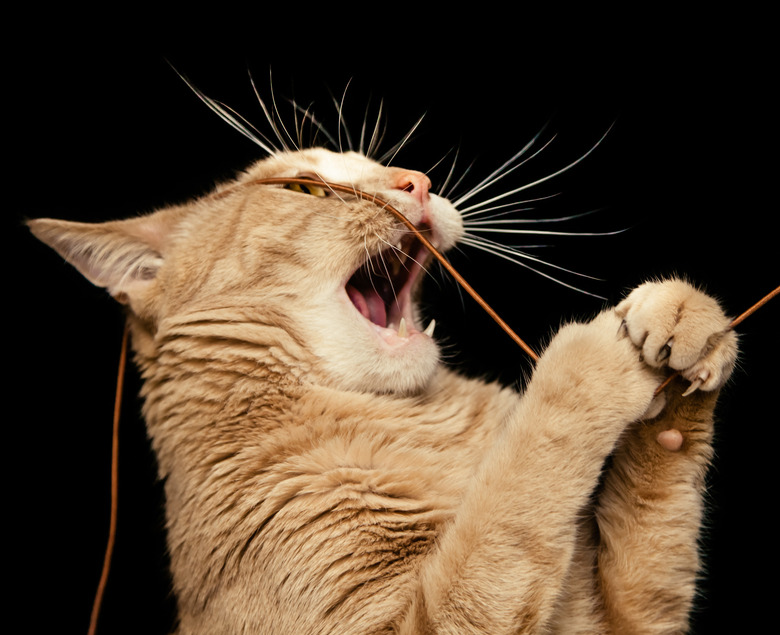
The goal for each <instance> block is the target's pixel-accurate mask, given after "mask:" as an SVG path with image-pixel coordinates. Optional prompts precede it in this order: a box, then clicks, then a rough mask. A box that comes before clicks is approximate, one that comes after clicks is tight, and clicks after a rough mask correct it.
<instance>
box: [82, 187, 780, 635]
mask: <svg viewBox="0 0 780 635" xmlns="http://www.w3.org/2000/svg"><path fill="white" fill-rule="evenodd" d="M253 183H257V184H268V185H289V184H291V183H297V184H299V185H316V186H319V187H322V185H325V186H326V187H328V188H329V189H331V190H333V191H334V192H335V191H338V192H344V193H347V194H353V195H355V196H357V197H359V198H361V199H363V200H367V201H369V202H372V203H374V204H376V205H379V206H380V207H383V208H385V209H387V210H388V211H389V212H391V213H392V214H393V215H394V216H395V217H396V218H398V219H399V220H400V221H401V222H402V223H403V224H404V225H406V227H408V228H409V229H410V231H412V232H413V233H414V235H415V236H416V237H417V239H418V240H419V241H420V242H421V243H422V244H423V245H424V246H425V248H426V249H428V251H430V253H431V254H432V255H433V256H434V257H435V258H436V259H437V260H438V261H439V262H440V263H441V264H442V266H444V268H445V269H446V270H447V271H448V272H449V273H450V275H452V277H453V278H455V280H456V281H457V282H458V284H460V285H461V287H463V289H465V290H466V292H467V293H468V294H469V295H470V296H471V297H472V298H474V300H476V302H477V303H478V304H479V305H480V306H481V307H482V308H483V309H484V310H485V311H486V312H487V313H488V315H490V317H491V318H493V320H495V322H496V323H497V324H498V325H499V326H500V327H501V328H502V329H503V330H504V331H505V332H506V333H507V335H509V337H511V338H512V340H514V341H515V342H516V343H517V344H518V345H519V346H520V348H522V349H523V350H524V351H525V352H526V353H527V354H528V355H529V356H530V357H531V359H533V360H534V361H538V359H539V356H538V355H537V354H536V353H535V352H534V351H533V349H532V348H531V347H530V346H528V344H526V343H525V342H524V341H523V340H522V339H521V338H520V337H519V336H518V335H517V334H516V333H515V332H514V331H513V330H512V329H511V328H510V326H509V325H508V324H507V323H506V322H504V320H502V319H501V317H500V316H499V315H498V314H497V313H496V312H495V311H494V310H493V309H492V307H491V306H490V305H489V304H488V303H487V302H485V300H483V299H482V297H481V296H480V295H479V294H478V293H477V292H476V291H475V290H474V289H473V288H472V286H471V285H470V284H469V283H468V282H466V280H465V279H464V278H463V276H461V275H460V274H459V273H458V272H457V271H456V270H455V268H454V267H453V266H452V265H451V264H450V263H449V261H448V260H447V259H446V258H445V257H444V256H443V255H442V254H441V253H440V252H439V251H438V250H437V249H436V248H435V247H434V246H433V245H432V244H431V242H430V241H429V240H428V239H427V238H426V237H425V236H424V235H423V234H422V232H420V230H419V229H417V227H415V226H414V224H413V223H412V222H411V221H410V220H409V219H407V218H406V216H404V215H403V214H402V213H401V212H399V211H398V210H397V209H395V208H394V207H393V206H392V205H390V204H389V203H388V202H387V201H384V200H382V199H380V198H379V197H378V196H374V195H373V194H368V193H366V192H362V191H360V190H357V189H355V188H352V187H349V186H346V185H338V184H336V183H326V182H322V181H315V180H312V179H297V178H274V179H258V180H256V181H253ZM226 194H228V191H222V192H220V193H219V194H218V195H217V196H218V197H220V198H221V197H222V196H225V195H226ZM779 293H780V286H778V287H777V288H776V289H775V290H774V291H771V292H770V293H768V294H767V295H766V296H764V297H763V298H761V300H759V301H758V302H756V303H755V304H754V305H753V306H751V307H750V308H749V309H748V310H747V311H745V312H744V313H742V314H741V315H739V316H738V317H736V318H735V319H734V320H733V321H732V322H731V324H729V327H728V328H729V329H733V328H735V327H736V326H737V325H738V324H740V323H741V322H742V321H743V320H745V318H747V317H749V316H750V315H752V314H753V313H755V312H756V311H757V310H758V309H760V308H761V307H762V306H763V305H764V304H766V303H767V302H769V300H771V299H772V298H774V297H775V296H776V295H778V294H779ZM129 333H130V328H129V323H126V324H125V329H124V333H123V336H122V347H121V352H120V357H119V369H118V372H117V383H116V396H115V400H114V424H113V433H112V442H111V518H110V522H109V532H108V544H107V546H106V552H105V556H104V560H103V571H102V573H101V576H100V582H99V583H98V588H97V592H96V594H95V600H94V604H93V607H92V616H91V618H90V625H89V632H88V635H95V633H96V631H97V622H98V617H99V615H100V607H101V604H102V601H103V595H104V594H105V589H106V584H107V583H108V573H109V569H110V565H111V556H112V554H113V551H114V544H115V542H116V527H117V507H118V505H117V501H118V489H119V488H118V482H119V467H118V466H119V419H120V416H119V415H120V411H121V405H122V386H123V384H124V376H125V365H126V360H127V343H128V338H129ZM678 375H679V372H678V373H674V374H673V375H671V376H669V377H668V378H667V379H666V381H664V383H662V384H661V385H660V386H659V387H658V389H657V390H656V394H658V393H660V392H661V391H662V390H663V389H664V388H666V386H668V385H669V383H671V381H672V380H673V379H674V378H675V377H677V376H678Z"/></svg>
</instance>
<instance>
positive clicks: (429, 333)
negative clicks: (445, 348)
mask: <svg viewBox="0 0 780 635" xmlns="http://www.w3.org/2000/svg"><path fill="white" fill-rule="evenodd" d="M435 328H436V320H431V322H430V324H428V328H426V329H425V330H424V331H423V333H425V334H426V335H427V336H428V337H433V329H435Z"/></svg>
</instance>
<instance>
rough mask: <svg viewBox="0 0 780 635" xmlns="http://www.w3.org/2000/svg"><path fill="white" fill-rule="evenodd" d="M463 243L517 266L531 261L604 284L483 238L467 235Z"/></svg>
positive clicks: (591, 277)
mask: <svg viewBox="0 0 780 635" xmlns="http://www.w3.org/2000/svg"><path fill="white" fill-rule="evenodd" d="M462 242H463V244H467V245H471V246H472V247H476V248H477V249H482V250H483V251H485V252H486V253H492V254H494V255H496V256H501V257H502V258H505V259H507V260H510V261H512V262H515V263H517V264H522V263H521V262H520V260H518V259H523V260H529V261H531V262H535V263H537V264H539V265H544V266H545V267H550V268H552V269H557V270H558V271H563V272H565V273H570V274H572V275H575V276H579V277H580V278H588V279H590V280H598V281H599V282H603V280H602V279H601V278H597V277H595V276H591V275H588V274H586V273H582V272H580V271H574V270H573V269H567V268H566V267H562V266H560V265H556V264H555V263H552V262H547V261H546V260H542V259H541V258H538V257H536V256H532V255H530V254H527V253H525V252H523V251H520V249H519V248H518V247H511V246H507V245H503V244H501V243H497V242H494V241H492V240H487V239H485V238H482V237H481V236H469V235H466V236H465V237H464V239H463V241H462Z"/></svg>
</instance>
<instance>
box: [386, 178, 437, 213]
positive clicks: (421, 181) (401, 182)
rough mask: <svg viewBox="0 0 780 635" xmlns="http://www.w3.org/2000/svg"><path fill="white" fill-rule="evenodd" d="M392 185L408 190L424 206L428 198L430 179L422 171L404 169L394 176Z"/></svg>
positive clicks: (398, 188)
mask: <svg viewBox="0 0 780 635" xmlns="http://www.w3.org/2000/svg"><path fill="white" fill-rule="evenodd" d="M393 187H394V188H395V189H397V190H403V191H404V192H409V193H410V194H411V195H412V196H414V197H415V198H416V199H417V200H418V201H419V203H420V204H421V205H423V206H425V205H426V204H427V203H428V199H429V198H430V194H429V192H430V189H431V180H430V179H429V178H428V177H427V176H425V175H424V174H423V173H422V172H412V171H404V172H401V173H400V174H398V176H396V177H395V183H394V184H393Z"/></svg>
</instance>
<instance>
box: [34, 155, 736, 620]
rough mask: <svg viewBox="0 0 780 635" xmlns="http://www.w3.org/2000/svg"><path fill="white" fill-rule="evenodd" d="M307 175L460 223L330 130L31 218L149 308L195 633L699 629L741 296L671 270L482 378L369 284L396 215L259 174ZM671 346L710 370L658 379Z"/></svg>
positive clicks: (157, 431)
mask: <svg viewBox="0 0 780 635" xmlns="http://www.w3.org/2000/svg"><path fill="white" fill-rule="evenodd" d="M300 174H303V175H317V176H319V177H321V178H322V179H324V180H326V181H332V182H338V183H344V184H354V185H355V186H357V187H359V188H361V189H363V190H366V191H369V192H372V193H377V194H379V195H380V196H382V197H383V198H385V199H387V200H389V201H390V202H391V203H392V204H393V205H395V206H397V207H398V208H399V209H400V210H401V211H403V212H404V213H405V214H406V215H407V216H408V217H409V218H410V220H412V221H413V222H415V223H424V230H425V231H428V232H429V235H430V237H431V238H432V239H433V241H434V243H435V244H437V245H438V246H439V247H440V248H442V249H447V248H449V247H451V246H452V245H453V244H454V243H455V242H456V241H457V239H458V237H459V236H460V234H461V231H462V226H461V222H460V218H459V215H458V213H457V212H456V211H455V210H454V208H453V207H452V206H451V205H450V204H449V203H448V202H447V201H445V200H443V199H440V198H438V197H435V196H434V195H432V194H430V193H429V192H428V191H427V186H426V185H425V180H424V177H422V175H420V174H419V173H414V172H409V171H405V170H401V169H398V168H386V167H383V166H380V165H378V164H376V163H373V162H372V161H369V160H368V159H365V158H363V157H361V156H358V155H355V154H333V153H330V152H326V151H324V150H308V151H303V152H297V153H285V154H279V155H276V156H273V157H271V158H269V159H266V160H264V161H261V162H260V163H258V164H257V165H255V166H254V167H252V168H251V169H250V170H248V171H247V172H246V173H245V174H243V175H241V176H240V177H239V178H238V179H237V180H236V181H235V182H233V183H229V184H226V185H224V186H222V187H220V188H217V190H216V191H215V193H213V194H212V195H210V196H207V197H205V198H203V199H201V200H198V201H194V202H192V203H189V204H186V205H183V206H178V207H173V208H169V209H164V210H161V211H159V212H157V213H155V214H152V215H149V216H145V217H140V218H137V219H131V220H127V221H120V222H110V223H105V224H103V225H96V226H92V225H86V224H79V223H72V222H64V221H55V220H43V219H42V220H36V221H32V222H31V223H30V226H31V228H32V230H33V232H34V233H35V234H36V235H37V236H38V237H39V238H41V239H42V240H44V241H45V242H47V243H48V244H50V245H51V246H52V247H54V248H55V249H57V250H58V251H59V252H60V253H61V254H62V255H63V256H64V257H65V258H66V259H67V260H69V261H70V262H71V263H73V264H74V265H75V266H76V267H78V268H79V270H81V271H82V273H84V275H85V276H86V277H87V278H89V279H90V280H91V281H92V282H94V283H95V284H98V285H101V286H104V287H106V288H107V289H108V290H109V291H110V293H111V294H112V295H114V297H116V298H117V299H118V300H119V301H120V302H122V303H123V304H125V305H127V307H128V309H129V319H130V322H131V326H132V337H133V346H134V349H135V354H136V360H137V363H138V365H139V367H140V369H141V371H142V374H143V378H144V387H143V396H144V398H145V416H146V420H147V425H148V433H149V436H150V438H151V440H152V444H153V446H154V450H155V452H156V454H157V457H158V461H159V466H160V476H161V478H163V479H164V480H165V488H166V498H167V506H166V515H167V529H168V545H169V549H170V556H171V567H172V573H173V581H174V591H175V594H176V597H177V602H178V608H179V626H178V631H177V633H179V634H180V635H191V634H196V633H198V634H208V635H218V634H220V633H225V634H237V633H267V634H274V635H283V634H295V635H301V634H309V633H312V634H314V633H339V634H345V635H346V634H351V633H355V634H358V633H359V634H365V633H442V634H443V633H489V634H493V635H496V634H499V633H517V632H522V633H538V632H558V633H566V634H571V633H676V632H683V631H685V630H686V625H687V621H688V613H689V610H690V609H691V604H692V600H693V597H694V594H695V581H696V575H697V570H698V566H699V563H698V555H697V545H696V541H697V536H698V531H699V524H700V519H701V513H702V502H701V495H702V487H703V476H704V473H705V470H706V467H707V464H708V462H709V460H710V455H711V449H710V438H711V435H712V410H713V406H714V400H715V394H716V391H717V389H718V388H719V387H720V386H721V385H722V384H723V383H724V382H725V380H726V379H727V378H728V376H729V374H730V372H731V369H732V367H733V365H734V360H735V357H736V339H735V336H734V335H733V333H732V332H730V331H728V329H727V325H728V320H727V319H726V318H725V316H724V315H723V313H722V311H721V310H720V308H719V307H718V305H717V303H716V302H715V301H714V300H712V299H710V298H709V297H707V296H705V295H704V294H702V293H701V292H699V291H697V290H696V289H694V288H693V287H691V286H690V285H689V284H687V283H685V282H682V281H679V280H668V281H659V282H652V283H647V284H645V285H643V286H641V287H639V288H638V289H636V290H635V291H633V292H632V293H631V294H630V295H629V296H628V297H627V299H626V300H625V301H624V302H623V303H621V304H620V305H619V306H618V307H616V308H614V309H608V310H605V311H604V312H603V313H601V314H600V315H598V316H597V317H596V318H595V319H594V320H592V321H591V322H589V323H583V324H570V325H567V326H565V327H563V328H562V329H561V330H560V332H559V333H558V334H557V335H556V336H555V337H554V338H553V339H552V341H551V343H550V344H549V346H548V347H547V350H545V351H544V354H543V355H542V357H541V360H540V361H539V363H538V365H537V367H536V370H535V373H534V375H533V377H532V379H531V381H530V382H529V385H528V387H527V390H526V391H525V394H524V395H519V394H517V393H515V392H513V391H511V390H508V389H505V388H502V387H500V386H498V385H495V384H489V383H484V382H481V381H475V380H470V379H465V378H463V377H461V376H458V375H457V374H455V373H453V372H451V371H449V370H447V369H446V368H445V367H443V366H442V365H441V364H440V362H439V354H438V348H437V346H436V343H435V341H434V340H433V339H432V338H431V337H429V335H428V334H426V333H424V332H423V330H424V326H425V325H423V324H420V321H419V320H420V318H419V316H418V314H417V310H416V308H415V304H414V303H413V302H411V301H409V300H408V299H406V300H405V299H402V298H399V300H398V302H399V304H403V303H406V304H404V307H403V312H404V314H405V315H406V317H407V318H408V320H407V322H408V332H407V333H403V332H400V333H399V332H398V324H388V325H386V327H385V328H380V327H377V326H376V325H374V324H371V323H370V322H369V321H368V320H367V319H366V318H365V317H364V316H363V315H361V313H360V312H359V311H358V310H357V309H356V306H355V305H353V303H352V302H350V298H349V295H348V293H347V292H346V291H345V284H346V283H347V281H348V280H349V278H350V276H351V275H352V273H353V272H354V271H355V270H356V269H357V268H358V267H359V266H360V265H361V264H363V263H364V262H365V261H366V259H367V258H368V257H375V256H376V255H377V254H378V253H379V252H381V251H383V250H388V249H390V250H392V249H393V247H391V246H393V245H398V244H399V241H401V240H403V239H404V237H405V234H406V232H405V230H403V229H402V228H401V226H400V225H399V224H398V222H397V221H395V220H394V219H393V217H392V216H391V215H390V214H389V213H387V212H386V211H385V210H382V209H380V208H379V207H377V206H375V205H372V204H369V203H367V202H362V201H359V200H357V199H355V198H353V197H350V196H344V195H338V196H336V195H331V196H328V197H318V196H313V195H308V194H306V193H301V192H295V191H291V190H288V189H285V188H283V187H280V186H267V185H257V184H254V183H253V181H254V180H255V179H258V178H262V177H270V176H297V175H300ZM410 184H414V187H412V185H410ZM407 245H408V243H404V246H407ZM391 258H392V256H391V255H390V254H389V252H385V255H384V256H383V257H382V259H380V260H375V261H374V262H375V263H377V262H379V263H382V262H387V261H388V260H389V259H391ZM407 265H409V263H408V262H407ZM397 291H398V290H397ZM366 294H368V292H366ZM388 315H389V313H388ZM518 354H520V353H519V352H518ZM667 367H671V368H674V369H679V370H681V371H682V373H683V375H684V377H685V378H686V380H687V382H682V383H683V384H684V385H683V386H682V388H681V387H680V384H679V383H678V384H673V385H672V386H671V387H670V388H669V389H667V391H666V392H665V393H664V395H663V396H661V397H659V398H655V399H654V397H653V393H654V391H655V389H656V387H657V386H658V385H659V383H660V382H661V380H662V378H663V377H664V375H665V374H666V372H667V371H666V369H667ZM697 380H699V381H700V382H701V385H700V390H698V391H696V392H694V393H693V394H691V395H689V396H686V397H683V396H681V394H680V393H681V392H682V390H684V389H685V388H686V387H687V385H688V382H697ZM703 391H707V392H703ZM649 417H652V418H649ZM139 608H140V607H139Z"/></svg>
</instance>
